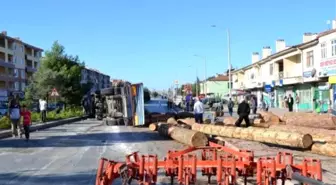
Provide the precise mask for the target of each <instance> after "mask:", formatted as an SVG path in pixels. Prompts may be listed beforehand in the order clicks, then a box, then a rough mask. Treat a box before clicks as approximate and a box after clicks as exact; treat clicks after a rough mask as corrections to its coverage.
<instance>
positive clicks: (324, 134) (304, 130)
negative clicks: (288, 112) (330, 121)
mask: <svg viewBox="0 0 336 185" xmlns="http://www.w3.org/2000/svg"><path fill="white" fill-rule="evenodd" d="M269 128H270V129H272V130H278V131H291V132H297V133H301V134H310V135H311V136H312V137H313V141H314V142H323V143H336V131H335V130H327V129H321V128H311V127H302V126H295V125H270V127H269Z"/></svg>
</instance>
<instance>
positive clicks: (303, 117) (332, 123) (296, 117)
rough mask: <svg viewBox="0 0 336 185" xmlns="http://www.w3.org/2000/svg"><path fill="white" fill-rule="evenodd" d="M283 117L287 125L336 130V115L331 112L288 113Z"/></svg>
mask: <svg viewBox="0 0 336 185" xmlns="http://www.w3.org/2000/svg"><path fill="white" fill-rule="evenodd" d="M282 119H283V121H284V122H286V125H296V126H304V127H313V128H323V129H328V130H336V117H335V116H333V115H331V114H322V115H319V114H316V113H303V112H302V113H286V114H285V115H284V116H283V118H282Z"/></svg>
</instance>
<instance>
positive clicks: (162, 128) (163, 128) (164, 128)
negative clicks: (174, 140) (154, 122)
mask: <svg viewBox="0 0 336 185" xmlns="http://www.w3.org/2000/svg"><path fill="white" fill-rule="evenodd" d="M158 126H159V127H158V132H159V134H160V135H162V136H165V137H170V133H171V132H172V131H173V129H174V127H173V126H172V125H171V124H164V123H161V124H159V125H158Z"/></svg>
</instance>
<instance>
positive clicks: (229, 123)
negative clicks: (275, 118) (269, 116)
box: [223, 117, 269, 128]
mask: <svg viewBox="0 0 336 185" xmlns="http://www.w3.org/2000/svg"><path fill="white" fill-rule="evenodd" d="M237 120H238V118H234V117H227V118H224V121H223V122H224V125H225V126H236V125H235V123H236V121H237ZM256 120H257V121H256ZM250 124H251V125H253V126H254V127H261V128H268V127H269V124H266V123H265V122H264V121H263V120H262V119H261V118H259V119H254V121H253V123H250ZM245 125H246V123H245V121H244V120H243V122H242V124H241V126H242V127H244V126H245Z"/></svg>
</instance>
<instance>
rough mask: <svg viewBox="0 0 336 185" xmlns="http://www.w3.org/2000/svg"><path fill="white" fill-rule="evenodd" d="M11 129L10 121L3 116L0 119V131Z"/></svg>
mask: <svg viewBox="0 0 336 185" xmlns="http://www.w3.org/2000/svg"><path fill="white" fill-rule="evenodd" d="M8 128H11V123H10V120H9V119H8V118H7V117H6V116H4V117H2V118H1V119H0V129H8Z"/></svg>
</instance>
